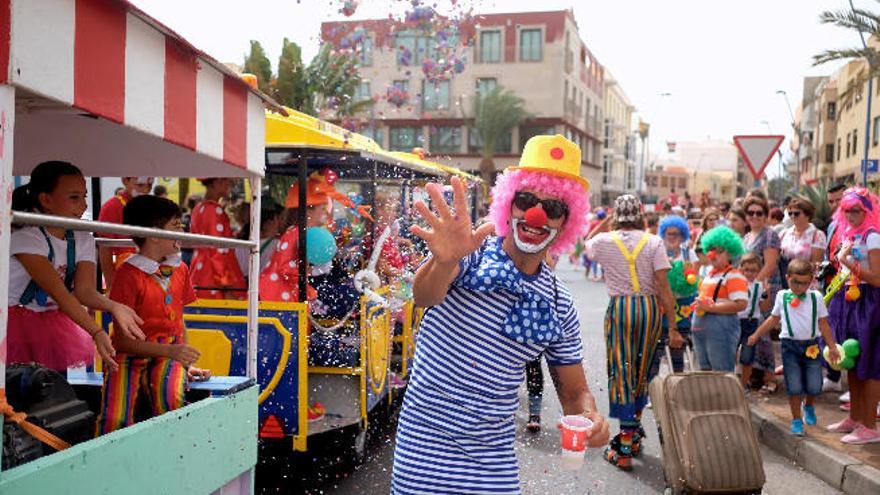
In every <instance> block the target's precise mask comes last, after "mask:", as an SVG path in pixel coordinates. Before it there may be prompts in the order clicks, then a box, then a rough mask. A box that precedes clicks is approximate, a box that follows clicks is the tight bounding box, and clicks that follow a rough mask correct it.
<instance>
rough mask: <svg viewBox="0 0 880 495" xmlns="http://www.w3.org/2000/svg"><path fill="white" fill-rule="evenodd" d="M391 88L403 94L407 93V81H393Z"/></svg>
mask: <svg viewBox="0 0 880 495" xmlns="http://www.w3.org/2000/svg"><path fill="white" fill-rule="evenodd" d="M391 85H392V86H395V87H396V88H397V89H399V90H401V91H403V92H404V93H409V80H407V79H395V80H394V81H392V82H391Z"/></svg>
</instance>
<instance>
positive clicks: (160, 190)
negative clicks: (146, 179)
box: [153, 184, 168, 198]
mask: <svg viewBox="0 0 880 495" xmlns="http://www.w3.org/2000/svg"><path fill="white" fill-rule="evenodd" d="M153 196H156V197H159V198H167V197H168V188H167V187H165V186H163V185H162V184H157V185H156V187H154V188H153Z"/></svg>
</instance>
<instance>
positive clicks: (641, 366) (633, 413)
mask: <svg viewBox="0 0 880 495" xmlns="http://www.w3.org/2000/svg"><path fill="white" fill-rule="evenodd" d="M611 221H613V222H614V224H615V227H616V230H613V231H611V232H608V230H609V224H610V223H611ZM644 228H645V222H644V218H643V217H642V203H641V201H639V199H638V198H636V197H635V196H632V195H629V194H625V195H623V196H620V197H618V198H617V199H616V200H615V202H614V214H613V216H612V217H608V218H607V219H606V220H605V221H603V222H602V223H601V224H600V225H599V226H598V227H596V229H594V230H593V232H591V233H590V238H589V240H588V241H587V249H586V250H587V253H588V254H589V256H590V259H592V260H593V261H597V262H599V263H600V264H601V265H602V267H603V268H604V269H605V285H606V288H607V289H608V295H609V296H610V299H611V300H610V301H609V304H608V310H607V312H606V314H605V344H606V352H607V360H608V398H609V402H610V403H611V411H610V416H611V417H614V418H618V419H619V420H620V433H619V434H618V435H617V436H615V437H614V440H612V442H611V445H610V447H609V448H608V449H607V450H606V452H605V458H606V460H608V461H609V462H611V463H612V464H614V465H615V466H617V467H618V468H620V469H623V470H630V469H632V458H633V456H636V455H638V454H639V452H640V449H641V439H642V438H643V437H644V435H645V432H644V430H643V429H642V425H641V417H642V410H643V409H644V407H645V405H646V404H647V402H648V380H649V378H650V373H651V368H652V365H653V362H654V354H655V353H656V352H657V346H658V342H659V341H660V337H661V335H662V327H661V321H662V315H661V311H664V312H665V313H666V314H667V315H673V314H675V304H674V298H673V295H672V292H671V291H670V290H669V281H668V279H667V272H668V271H669V269H670V264H669V258H668V257H667V255H666V246H665V245H664V244H663V240H662V239H660V237H658V236H656V235H653V234H650V233H648V232H645V230H644ZM669 334H670V339H671V340H672V341H674V345H675V346H676V347H677V346H678V343H679V342H680V340H681V335H680V334H679V333H678V330H677V328H670V330H669Z"/></svg>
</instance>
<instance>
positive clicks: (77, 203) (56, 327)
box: [7, 161, 144, 373]
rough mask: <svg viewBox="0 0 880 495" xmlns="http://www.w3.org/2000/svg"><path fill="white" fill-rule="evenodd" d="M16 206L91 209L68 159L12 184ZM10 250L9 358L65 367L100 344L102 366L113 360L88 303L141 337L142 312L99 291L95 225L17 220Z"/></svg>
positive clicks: (88, 357) (76, 212)
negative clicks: (83, 228) (88, 228)
mask: <svg viewBox="0 0 880 495" xmlns="http://www.w3.org/2000/svg"><path fill="white" fill-rule="evenodd" d="M12 209H13V210H17V211H24V212H35V213H44V214H47V215H56V216H60V217H67V218H74V219H79V218H81V217H82V215H83V213H84V212H85V210H86V181H85V178H84V177H83V175H82V172H80V170H79V169H78V168H77V167H75V166H74V165H72V164H70V163H67V162H61V161H49V162H43V163H41V164H39V165H37V166H36V167H35V168H34V170H33V172H31V176H30V182H29V183H28V184H25V185H23V186H20V187H18V188H16V189H15V191H14V192H13V195H12ZM9 252H10V262H9V299H8V301H7V303H8V306H9V324H8V336H7V338H8V341H7V350H8V356H7V361H8V362H10V363H30V362H36V363H39V364H41V365H43V366H46V367H48V368H51V369H54V370H57V371H60V372H62V373H64V372H66V370H67V368H68V367H71V366H77V365H82V364H88V363H90V362H91V361H92V360H93V358H94V350H95V349H96V348H97V350H98V354H99V355H100V356H101V359H102V360H103V361H104V364H105V366H107V367H108V368H111V369H112V368H115V367H116V362H115V361H114V356H115V355H116V351H115V350H114V348H113V345H112V344H111V342H110V337H109V336H108V335H107V333H106V332H104V331H103V330H102V329H101V327H100V325H98V323H97V322H96V321H95V319H94V318H93V317H92V316H90V315H89V313H88V312H87V311H86V310H85V308H83V306H86V307H88V308H91V309H94V310H98V311H106V312H109V313H111V314H112V315H113V318H114V319H115V320H116V321H117V322H118V324H117V326H118V328H119V331H120V332H121V333H124V334H126V335H128V336H129V338H131V339H143V338H144V334H143V332H141V330H140V328H139V326H138V325H141V324H142V323H143V320H141V319H140V318H139V317H138V315H137V314H135V312H134V311H132V310H131V308H129V307H128V306H125V305H123V304H120V303H117V302H114V301H111V300H110V299H108V298H106V297H105V296H104V295H102V294H101V293H99V292H98V291H97V289H96V285H95V279H96V269H97V267H96V264H95V239H94V237H92V234H91V233H89V232H74V231H73V230H65V229H64V228H57V227H35V226H29V227H20V228H17V229H15V230H13V232H12V236H11V238H10V249H9Z"/></svg>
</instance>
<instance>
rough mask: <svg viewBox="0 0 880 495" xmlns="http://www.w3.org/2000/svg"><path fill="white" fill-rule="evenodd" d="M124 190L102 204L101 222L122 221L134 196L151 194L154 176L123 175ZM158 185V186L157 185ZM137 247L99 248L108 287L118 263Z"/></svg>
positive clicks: (104, 235)
mask: <svg viewBox="0 0 880 495" xmlns="http://www.w3.org/2000/svg"><path fill="white" fill-rule="evenodd" d="M122 186H123V189H122V191H119V193H117V194H115V195H114V196H113V197H112V198H110V199H108V200H107V201H106V202H105V203H104V205H103V206H101V213H100V214H99V215H98V221H99V222H108V223H122V209H123V208H125V205H126V204H127V203H128V202H129V201H131V199H132V198H136V197H138V196H141V195H144V194H150V191H151V190H152V188H153V178H152V177H123V178H122ZM157 187H158V186H157ZM101 237H106V238H110V239H120V238H125V236H120V235H114V234H101ZM134 252H135V249H133V248H130V247H112V248H111V247H105V246H101V247H99V248H98V261H100V262H101V273H102V274H103V275H104V281H105V282H106V283H107V287H110V286H111V285H112V284H113V275H115V274H116V265H117V264H118V263H119V262H120V261H121V260H122V259H123V258H124V257H125V256H129V255H131V253H134Z"/></svg>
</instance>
